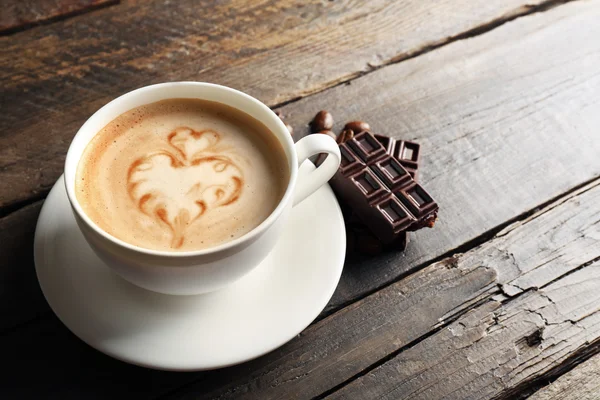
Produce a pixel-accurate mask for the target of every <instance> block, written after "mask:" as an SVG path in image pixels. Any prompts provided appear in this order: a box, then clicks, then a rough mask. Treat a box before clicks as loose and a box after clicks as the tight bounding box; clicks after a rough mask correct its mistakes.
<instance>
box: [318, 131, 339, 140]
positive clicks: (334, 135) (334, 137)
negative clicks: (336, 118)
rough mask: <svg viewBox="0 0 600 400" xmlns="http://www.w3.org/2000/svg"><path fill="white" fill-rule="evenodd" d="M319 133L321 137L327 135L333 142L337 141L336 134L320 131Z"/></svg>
mask: <svg viewBox="0 0 600 400" xmlns="http://www.w3.org/2000/svg"><path fill="white" fill-rule="evenodd" d="M319 133H322V134H323V135H327V136H329V137H331V138H333V140H336V139H337V136H336V134H335V133H333V132H332V131H321V132H319Z"/></svg>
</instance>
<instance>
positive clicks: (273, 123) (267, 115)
mask: <svg viewBox="0 0 600 400" xmlns="http://www.w3.org/2000/svg"><path fill="white" fill-rule="evenodd" d="M174 86H188V87H189V86H194V87H195V88H196V89H197V90H198V91H199V94H198V96H181V97H180V96H167V97H165V98H164V99H162V100H167V99H179V98H196V99H202V100H208V101H214V100H211V99H207V98H206V97H203V96H202V95H201V91H202V89H206V88H210V89H211V90H217V91H222V92H224V93H227V94H228V95H230V96H234V97H238V98H239V99H241V100H242V101H243V102H246V103H247V104H252V105H253V106H254V107H257V108H258V111H259V112H260V113H262V114H263V115H262V117H257V115H256V114H250V113H248V112H246V111H244V110H242V109H240V108H238V107H236V106H235V105H232V104H230V103H226V102H221V104H225V105H228V106H230V107H233V108H235V109H237V110H239V111H241V112H243V113H244V114H247V115H250V116H251V117H253V118H255V119H256V120H258V121H260V122H261V123H262V124H263V125H265V126H267V128H268V129H269V131H271V132H272V133H273V134H274V135H275V136H276V137H277V139H278V140H279V142H280V143H281V145H282V147H283V149H284V152H285V154H286V158H287V160H288V163H289V168H290V174H289V178H288V183H287V187H286V190H285V192H284V194H283V197H282V198H281V200H280V201H279V204H277V207H275V209H274V210H273V211H272V212H271V214H269V216H268V217H267V218H265V219H264V220H263V221H262V222H261V223H260V224H259V225H258V226H256V227H255V228H254V229H252V230H250V231H249V232H246V233H245V234H243V235H242V236H240V237H238V238H235V239H233V240H231V241H228V242H225V243H222V244H219V245H216V246H212V247H209V248H206V249H201V250H189V251H168V250H153V249H149V248H145V247H140V246H136V245H134V244H131V243H128V242H126V241H124V240H122V239H119V238H117V237H115V236H113V235H111V234H109V233H108V232H106V231H105V230H103V229H102V228H100V227H99V226H98V225H97V224H96V223H95V222H94V221H93V220H92V219H91V218H90V217H88V215H87V214H86V213H85V211H84V210H83V208H82V207H81V205H80V204H79V201H78V200H77V196H76V194H75V178H76V175H77V168H78V166H79V161H80V159H81V156H82V155H83V152H84V150H85V148H86V146H87V145H88V144H89V142H90V141H91V140H92V138H93V137H94V136H95V135H96V134H97V133H98V132H99V131H100V129H102V128H103V126H102V127H100V128H99V129H96V128H94V129H95V130H96V132H95V133H94V134H93V135H90V136H89V139H87V140H85V139H83V136H84V133H86V132H87V131H89V130H90V129H92V127H93V126H95V125H97V124H98V123H97V120H101V119H102V118H104V117H105V114H109V113H112V112H114V109H115V108H118V107H119V104H120V103H122V102H123V101H125V100H127V98H130V97H134V96H138V97H139V96H143V95H144V94H147V93H148V92H151V91H160V90H163V89H166V88H169V87H174ZM155 101H160V100H155ZM155 101H151V102H148V103H143V104H150V103H153V102H155ZM143 104H142V105H143ZM133 108H135V107H133ZM129 110H130V109H127V110H122V111H121V112H120V113H118V114H117V115H116V116H115V117H114V118H116V117H117V116H119V115H121V114H123V113H126V112H127V111H129ZM114 118H111V119H110V120H114ZM272 127H275V128H276V129H272ZM79 142H85V143H84V144H83V145H80V144H79ZM76 145H78V146H76ZM76 147H77V149H76ZM297 177H298V160H297V154H296V151H295V147H294V141H293V140H292V136H291V135H290V134H289V131H288V130H287V128H286V126H285V124H284V123H283V122H282V121H281V119H280V118H279V117H278V116H277V115H276V114H275V113H274V112H273V110H271V109H270V108H269V107H267V106H266V105H265V104H264V103H262V102H261V101H260V100H258V99H256V98H254V97H252V96H250V95H248V94H246V93H244V92H241V91H239V90H236V89H232V88H229V87H227V86H222V85H217V84H214V83H206V82H193V81H183V82H166V83H158V84H154V85H149V86H144V87H142V88H139V89H135V90H132V91H130V92H127V93H125V94H123V95H121V96H119V97H117V98H115V99H113V100H111V101H110V102H109V103H107V104H105V105H104V106H103V107H102V108H100V109H99V110H97V111H96V112H95V113H94V114H92V116H91V117H89V118H88V119H87V121H86V122H85V123H84V124H83V125H82V126H81V128H79V130H78V131H77V133H76V134H75V137H74V138H73V140H72V141H71V144H70V145H69V150H68V151H67V157H66V160H65V168H64V181H65V186H66V190H67V197H68V198H69V202H70V203H71V206H72V208H73V209H74V210H75V212H76V213H77V215H78V216H79V217H80V218H81V219H82V220H83V221H84V222H85V223H86V224H87V225H88V226H89V227H91V228H92V229H93V230H94V231H95V232H96V233H98V234H99V235H101V236H102V237H103V238H105V239H106V240H108V241H110V242H112V243H113V244H115V245H118V246H120V247H123V248H125V249H128V250H131V251H135V252H138V253H143V254H146V255H150V256H158V257H168V258H183V257H190V256H202V255H208V254H215V253H219V252H222V251H227V250H230V249H232V248H234V247H236V246H239V245H241V244H243V243H245V242H247V241H248V240H250V239H252V238H253V237H255V236H257V235H260V234H262V233H263V232H264V231H266V230H267V229H268V228H269V227H270V226H271V225H272V224H273V223H274V222H275V221H276V220H277V218H279V216H280V215H281V213H282V212H283V210H284V208H285V207H286V206H287V205H288V202H290V201H292V196H293V194H294V193H293V192H294V188H295V183H296V179H297Z"/></svg>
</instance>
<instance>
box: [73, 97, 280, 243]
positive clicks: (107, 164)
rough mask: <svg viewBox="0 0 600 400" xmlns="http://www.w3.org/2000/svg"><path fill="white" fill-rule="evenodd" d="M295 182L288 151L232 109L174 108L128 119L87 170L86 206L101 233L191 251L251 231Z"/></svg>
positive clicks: (168, 104)
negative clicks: (286, 152)
mask: <svg viewBox="0 0 600 400" xmlns="http://www.w3.org/2000/svg"><path fill="white" fill-rule="evenodd" d="M288 181H289V166H288V161H287V157H286V155H285V152H284V150H283V147H282V146H281V144H280V143H279V141H278V140H277V138H276V137H275V135H274V134H273V133H272V132H270V131H269V129H268V128H267V127H265V126H264V125H263V124H262V123H260V122H259V121H257V120H255V119H254V118H252V117H250V116H249V115H247V114H245V113H243V112H241V111H239V110H237V109H234V108H232V107H229V106H227V105H224V104H220V103H215V102H209V101H205V100H197V99H171V100H164V101H160V102H156V103H152V104H149V105H145V106H141V107H138V108H135V109H133V110H130V111H127V112H126V113H124V114H122V115H121V116H119V117H117V118H116V119H115V120H113V121H112V122H110V123H109V124H108V125H106V126H105V127H104V128H103V129H101V130H100V131H99V132H98V133H97V134H96V136H95V137H94V138H93V139H92V140H91V142H90V143H89V144H88V146H87V147H86V149H85V151H84V153H83V155H82V158H81V160H80V162H79V165H78V169H77V176H76V184H75V190H76V194H77V200H78V201H79V203H80V204H81V206H82V207H83V210H84V211H85V213H86V215H87V216H89V217H90V218H91V219H92V220H93V221H94V222H95V223H96V224H97V225H98V226H99V227H100V228H101V229H103V230H104V231H106V232H108V233H109V234H111V235H113V236H115V237H117V238H119V239H121V240H123V241H125V242H127V243H130V244H133V245H136V246H140V247H144V248H147V249H153V250H167V251H192V250H202V249H207V248H210V247H214V246H217V245H219V244H222V243H226V242H228V241H231V240H233V239H235V238H238V237H240V236H242V235H244V234H245V233H247V232H249V231H251V230H252V229H254V228H255V227H257V226H258V225H259V224H260V223H261V222H263V221H264V220H265V219H266V218H267V217H268V216H269V215H270V214H271V213H272V212H273V210H274V209H275V208H276V206H277V205H278V204H279V202H280V200H281V198H282V196H283V194H284V192H285V189H286V187H287V184H288Z"/></svg>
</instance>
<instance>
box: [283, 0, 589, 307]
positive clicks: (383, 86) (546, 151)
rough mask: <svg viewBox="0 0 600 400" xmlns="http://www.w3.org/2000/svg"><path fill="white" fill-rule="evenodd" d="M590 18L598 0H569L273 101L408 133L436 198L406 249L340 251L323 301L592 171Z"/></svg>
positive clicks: (373, 281)
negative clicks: (307, 93) (353, 254)
mask: <svg viewBox="0 0 600 400" xmlns="http://www.w3.org/2000/svg"><path fill="white" fill-rule="evenodd" d="M598 18H600V3H598V2H574V3H568V4H565V5H562V6H560V7H557V8H554V9H552V10H549V11H546V12H544V13H539V14H533V15H530V16H526V17H522V18H520V19H518V20H516V21H512V22H509V23H507V24H505V25H503V26H501V27H499V28H497V29H495V30H493V31H491V32H488V33H486V34H484V35H481V36H478V37H476V38H471V39H467V40H462V41H459V42H455V43H452V44H450V45H448V46H445V47H443V48H441V49H438V50H436V51H433V52H431V53H428V54H425V55H422V56H420V57H417V58H415V59H412V60H407V61H405V62H402V63H400V64H398V65H392V66H389V67H386V68H384V69H382V70H380V71H377V72H374V73H372V74H370V75H367V76H365V77H363V78H359V79H356V80H354V81H352V82H351V84H350V85H343V86H339V87H336V88H334V89H332V90H328V91H326V92H324V93H320V94H318V95H315V96H311V97H309V98H305V99H302V100H300V101H299V102H297V103H293V104H290V105H288V106H286V107H284V108H283V109H282V112H283V113H284V114H285V115H288V122H291V123H292V125H293V126H294V127H295V131H296V132H302V131H305V130H306V123H307V122H308V121H310V119H311V118H312V117H313V115H314V114H315V113H316V112H317V111H318V110H320V109H327V110H330V111H331V112H332V114H333V116H334V118H335V119H336V129H337V130H339V129H340V128H341V126H342V125H343V124H344V122H345V121H348V120H352V119H364V120H366V121H368V122H370V124H371V126H372V129H373V130H374V131H375V132H379V133H382V134H386V135H390V136H394V137H397V138H402V139H410V140H415V141H417V142H419V143H420V144H421V145H422V163H421V167H420V171H421V172H420V180H421V181H422V182H423V184H424V186H425V187H426V188H427V190H428V191H429V192H430V193H431V194H432V195H433V196H434V198H435V199H436V200H437V201H438V203H439V205H440V212H439V221H438V222H437V224H436V226H435V228H434V229H430V230H429V229H425V230H422V231H419V232H417V233H416V234H415V235H412V236H411V238H413V240H411V243H410V245H409V247H408V250H407V251H406V252H405V253H402V254H398V253H388V254H385V255H381V256H379V257H375V258H370V259H369V260H368V261H366V260H365V259H363V258H359V259H356V260H354V259H352V260H349V262H347V264H346V267H345V268H346V272H347V273H346V274H344V276H343V278H342V281H341V283H340V285H339V287H338V290H337V292H336V294H335V296H334V299H333V301H332V302H331V303H330V306H329V307H330V309H335V308H337V307H339V306H340V305H343V304H347V303H348V302H349V301H351V300H352V299H354V298H356V297H357V296H361V295H363V294H365V293H370V292H372V291H373V290H375V289H377V288H378V287H381V286H383V285H385V284H387V283H388V282H389V281H390V280H393V279H394V278H395V277H398V276H401V275H402V274H404V273H406V272H407V271H409V270H411V269H412V268H414V267H415V266H416V265H420V264H423V263H425V262H426V261H428V260H431V259H432V258H434V257H437V256H439V255H442V254H444V253H445V252H447V251H449V250H451V249H453V248H456V247H458V246H460V245H462V244H463V243H465V242H466V241H469V240H472V239H474V238H477V237H478V236H480V235H481V234H482V233H483V232H486V231H487V230H490V229H494V228H495V227H496V226H498V225H500V224H503V223H505V221H507V220H510V219H511V218H514V217H515V216H517V215H519V214H521V213H523V212H525V211H527V210H530V209H533V208H535V207H537V206H538V205H539V204H540V203H541V202H543V201H545V200H541V199H550V198H552V197H554V196H557V195H560V194H561V193H563V192H564V191H566V190H568V189H570V188H572V187H573V186H575V185H577V184H580V183H581V182H584V181H586V180H588V179H591V178H594V177H597V176H598V175H599V174H600V159H599V158H598V154H600V133H599V131H598V126H600V98H599V97H598V96H597V95H596V93H598V92H600V74H599V70H598V68H596V66H597V65H600V41H598V40H596V38H597V37H600V25H599V24H597V21H598ZM550 42H552V46H548V45H545V44H544V43H550ZM574 43H576V44H577V45H576V46H574ZM528 250H530V249H525V248H523V249H522V250H521V251H523V256H525V254H527V251H528ZM515 253H518V251H515ZM548 253H551V250H548ZM517 255H518V254H517ZM528 279H529V275H527V276H523V277H522V278H520V280H517V281H515V282H514V283H515V285H523V286H525V287H527V286H528V283H527V280H528ZM513 290H515V291H517V290H518V289H517V287H516V286H515V287H514V288H513Z"/></svg>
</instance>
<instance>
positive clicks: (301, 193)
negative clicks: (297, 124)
mask: <svg viewBox="0 0 600 400" xmlns="http://www.w3.org/2000/svg"><path fill="white" fill-rule="evenodd" d="M320 153H327V154H328V155H327V158H326V159H325V161H324V162H323V163H322V164H321V165H320V166H318V167H317V169H315V170H314V171H313V172H311V173H310V174H309V175H308V176H305V177H303V178H300V179H299V180H298V183H297V184H296V191H295V192H294V206H296V205H298V204H300V203H301V202H302V201H303V200H304V199H306V198H307V197H308V196H310V195H311V194H313V193H314V192H315V191H316V190H317V189H318V188H320V187H321V186H323V185H324V184H325V183H327V181H328V180H330V179H331V177H332V176H333V175H334V174H335V173H336V171H337V170H338V168H339V166H340V161H341V156H340V148H339V146H338V145H337V143H336V142H335V140H333V139H332V138H331V137H329V136H327V135H319V134H316V135H308V136H306V137H304V138H302V139H300V140H299V141H298V142H297V143H296V154H298V166H300V165H302V163H303V162H305V161H306V160H307V159H308V158H309V157H312V156H314V155H316V154H320Z"/></svg>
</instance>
